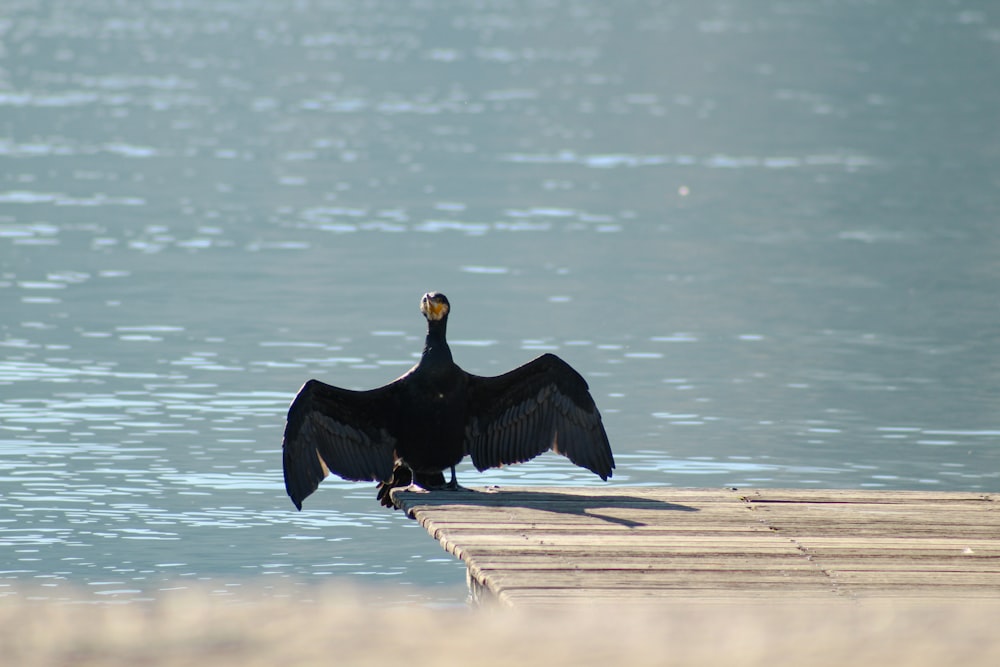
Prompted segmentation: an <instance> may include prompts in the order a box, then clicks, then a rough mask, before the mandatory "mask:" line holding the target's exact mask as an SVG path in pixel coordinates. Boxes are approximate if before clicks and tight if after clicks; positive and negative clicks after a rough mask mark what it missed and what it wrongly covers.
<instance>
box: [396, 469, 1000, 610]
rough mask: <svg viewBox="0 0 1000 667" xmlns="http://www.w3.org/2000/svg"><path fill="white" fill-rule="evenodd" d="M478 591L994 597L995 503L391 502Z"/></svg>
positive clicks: (843, 496)
mask: <svg viewBox="0 0 1000 667" xmlns="http://www.w3.org/2000/svg"><path fill="white" fill-rule="evenodd" d="M394 499H395V501H396V504H397V506H398V507H400V508H401V509H403V510H405V511H406V512H407V514H408V515H409V516H411V517H412V518H414V519H416V520H417V521H418V522H419V523H420V524H421V525H422V526H423V527H424V528H425V529H426V530H427V531H428V532H429V533H430V534H431V535H432V536H433V537H434V538H435V539H437V540H439V541H440V542H441V545H442V546H443V547H444V548H445V550H446V551H448V552H449V553H451V554H454V555H455V556H457V557H459V558H461V559H462V560H463V561H465V563H466V565H467V567H468V573H469V584H470V587H471V589H472V590H473V593H474V594H476V595H477V596H480V597H482V598H484V599H486V598H493V599H496V600H498V601H499V602H500V603H502V604H505V605H512V606H525V605H537V604H558V603H562V602H578V601H602V600H603V601H618V602H621V601H630V602H648V603H655V602H656V601H657V600H661V601H662V600H664V599H669V600H679V599H691V600H719V601H729V600H740V599H744V600H747V599H753V600H758V599H806V598H808V599H816V598H830V599H842V600H853V599H866V598H918V599H955V598H996V599H1000V494H986V493H948V492H923V491H855V490H829V489H824V490H795V489H753V490H745V489H673V488H648V487H635V488H627V487H604V488H544V489H531V490H527V489H504V490H496V489H484V490H470V491H458V492H448V491H438V492H431V493H413V492H408V491H397V492H396V493H395V494H394Z"/></svg>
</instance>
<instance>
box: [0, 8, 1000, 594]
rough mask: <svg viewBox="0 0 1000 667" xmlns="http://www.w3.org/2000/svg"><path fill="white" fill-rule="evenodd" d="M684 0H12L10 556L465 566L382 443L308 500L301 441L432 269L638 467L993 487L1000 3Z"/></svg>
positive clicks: (545, 465) (714, 477)
mask: <svg viewBox="0 0 1000 667" xmlns="http://www.w3.org/2000/svg"><path fill="white" fill-rule="evenodd" d="M687 4H688V5H690V6H687V5H685V4H684V3H682V4H681V5H676V3H673V4H671V5H669V6H667V5H663V3H658V2H649V3H637V4H635V5H628V6H625V5H622V6H618V5H610V4H601V3H588V2H583V3H582V4H581V3H575V4H574V5H573V7H568V6H566V5H565V3H559V2H555V3H546V4H544V5H539V6H533V7H531V8H529V9H527V10H525V11H523V12H517V13H510V12H504V11H500V10H498V11H484V10H483V9H482V8H479V7H475V6H471V5H469V6H464V5H463V6H461V7H453V6H445V5H443V4H440V3H436V2H429V3H423V4H422V5H421V6H420V7H419V8H418V7H415V6H414V7H400V6H399V5H398V3H388V2H385V3H383V2H373V3H368V4H366V5H365V7H363V8H358V7H354V8H352V10H351V11H350V12H345V11H343V7H341V6H340V5H338V4H337V3H299V4H294V5H287V3H284V4H274V3H266V2H260V1H258V0H250V1H248V2H243V3H236V4H234V3H226V2H203V3H194V4H191V3H187V4H184V5H183V10H184V11H178V7H179V6H175V5H172V4H170V3H167V4H163V3H148V2H135V3H130V4H128V5H124V4H119V5H114V6H111V5H103V4H96V5H93V6H91V5H86V4H80V3H67V2H61V1H56V2H54V3H46V4H45V6H44V7H43V4H42V3H39V2H35V1H33V0H24V1H23V2H19V3H16V5H15V6H12V8H11V10H10V12H9V14H8V15H7V16H6V17H5V22H6V23H5V30H4V34H5V36H6V38H8V40H7V41H6V42H5V48H6V49H7V51H8V52H9V53H8V58H7V60H6V61H5V62H6V63H7V65H8V66H7V67H6V68H5V69H4V80H3V86H2V88H3V89H2V90H0V113H2V114H3V115H4V117H5V118H6V119H7V123H6V127H7V130H8V131H7V134H8V135H9V136H6V137H2V138H0V158H2V159H3V160H4V161H5V164H6V168H5V170H4V171H3V173H2V174H0V301H2V304H3V309H4V310H3V312H4V318H3V321H2V322H0V507H2V508H3V513H2V516H0V546H2V547H4V548H5V549H7V550H8V551H10V553H11V554H12V557H11V558H10V559H9V562H6V563H4V565H3V566H2V568H0V596H3V595H5V594H7V592H8V591H9V590H11V588H10V586H11V584H12V583H16V582H21V581H25V580H28V581H33V582H39V583H41V585H42V586H45V587H46V588H50V589H52V590H53V593H52V594H53V597H58V596H59V595H60V590H61V589H60V587H61V586H62V585H63V584H64V583H74V582H75V583H81V582H82V583H85V584H86V585H87V586H89V587H92V588H94V589H95V590H96V591H97V592H98V594H100V595H103V596H106V597H107V598H109V599H135V598H141V597H144V596H155V594H156V591H158V590H160V589H161V588H167V587H177V586H184V585H186V583H188V584H193V583H194V582H199V581H202V582H203V581H210V582H215V583H216V584H218V586H217V588H218V590H219V591H222V592H223V593H224V591H225V589H226V587H230V586H233V587H238V586H240V585H242V581H243V578H244V577H251V576H254V577H262V578H264V579H265V580H268V581H275V582H279V581H280V582H283V583H288V582H297V583H298V584H301V585H305V586H308V585H310V584H311V583H312V582H315V581H320V580H323V579H325V578H328V577H337V576H345V577H352V578H359V579H362V580H378V579H382V578H386V577H388V578H391V579H392V580H393V581H398V582H399V586H408V587H409V588H410V590H413V591H414V593H412V594H413V595H416V596H420V595H430V597H432V598H435V599H437V600H446V601H460V600H461V599H463V597H464V585H463V583H462V578H463V577H462V566H461V565H460V564H459V563H458V562H457V561H452V560H451V559H450V558H448V557H443V554H442V553H441V552H440V550H439V548H438V547H437V545H436V544H434V543H433V540H429V539H427V537H426V535H424V533H423V531H422V529H420V528H419V527H417V526H415V525H413V522H411V521H408V520H407V519H405V518H404V517H401V516H399V515H398V513H395V514H394V513H389V512H385V511H383V510H382V509H381V508H380V507H378V505H377V504H376V503H375V502H374V488H373V486H372V485H365V484H352V483H348V482H344V481H341V480H339V479H331V480H328V481H326V482H325V483H324V484H323V486H322V487H321V489H320V491H319V492H318V493H317V494H316V495H315V496H313V497H310V499H309V501H308V502H307V505H306V511H304V512H301V513H298V512H295V511H294V508H293V507H292V505H291V503H290V502H289V501H288V499H287V497H286V496H285V494H284V488H283V482H282V478H281V469H280V467H281V461H280V439H281V429H282V424H283V419H284V413H285V410H286V409H287V406H288V403H289V401H290V400H291V398H292V396H293V394H294V392H295V390H296V389H297V388H298V387H299V386H301V384H302V383H303V382H304V381H305V380H306V379H308V378H310V377H317V378H319V379H323V380H325V381H328V382H331V383H334V384H337V385H341V386H345V387H350V388H355V389H360V388H367V387H373V386H377V385H379V384H383V383H385V382H388V381H390V380H392V379H393V378H394V377H397V376H398V375H399V374H400V373H402V372H404V371H405V370H406V368H407V367H408V366H409V365H411V364H412V363H414V362H415V360H416V358H417V355H418V354H419V352H420V349H421V344H422V329H421V325H422V322H421V320H420V318H419V315H418V313H417V311H416V299H417V298H418V297H419V295H420V294H421V293H422V292H424V291H428V290H432V289H440V290H442V291H446V292H447V293H448V294H449V296H450V298H451V299H452V302H453V304H454V308H455V311H454V316H453V320H452V324H451V325H450V331H449V334H450V336H451V340H452V345H453V347H454V352H455V355H456V359H457V360H458V361H459V363H460V364H462V365H463V366H464V367H466V368H467V369H468V370H470V371H471V372H476V373H480V374H497V373H501V372H503V371H506V370H508V369H509V368H511V367H513V366H514V365H516V364H518V363H522V362H523V361H526V360H527V359H529V358H531V357H532V356H534V355H537V354H540V353H542V352H544V351H554V352H556V353H558V354H559V355H561V356H563V357H565V358H566V359H567V360H568V361H570V363H572V364H573V365H574V366H575V367H577V368H579V369H580V370H581V372H583V374H584V375H585V376H586V377H587V379H588V382H589V383H590V385H591V388H592V390H593V392H594V394H595V397H596V399H597V402H598V404H599V405H600V407H601V410H602V414H603V415H604V418H605V422H606V424H607V426H608V430H609V432H610V434H611V438H612V442H613V446H614V448H615V452H616V457H617V460H618V468H617V470H616V471H615V476H614V478H613V480H612V483H613V484H637V485H654V484H655V485H663V484H669V485H697V486H712V487H718V486H753V485H759V486H817V485H818V486H830V487H866V488H926V487H934V488H942V489H961V490H985V491H989V490H995V489H996V488H997V485H998V484H1000V458H998V457H1000V447H998V442H1000V428H998V426H1000V424H998V422H997V417H996V415H997V412H996V405H997V394H996V388H997V387H998V386H1000V375H998V374H1000V367H998V366H997V363H996V355H995V344H994V343H995V341H994V340H993V338H992V332H993V331H994V330H995V319H996V294H997V293H1000V274H998V269H997V264H996V262H995V257H996V250H997V248H996V235H995V230H994V229H993V225H992V223H991V222H990V221H993V220H995V219H996V217H997V214H998V209H997V203H996V199H995V197H992V196H990V195H989V194H988V193H992V192H993V190H995V181H996V176H997V172H996V166H995V159H994V158H995V151H994V150H993V148H992V144H990V142H989V137H991V136H994V134H995V133H993V132H992V129H993V127H994V125H995V110H996V108H997V106H998V105H1000V99H997V95H998V93H997V92H996V91H997V90H998V89H997V87H996V86H995V85H993V84H994V79H995V72H993V70H992V68H991V67H990V63H992V60H991V59H990V58H989V57H984V56H983V52H984V49H985V50H988V51H989V52H990V53H992V49H993V48H994V47H995V41H996V40H995V39H993V38H991V37H990V35H992V34H993V32H995V29H994V28H992V27H990V26H988V25H986V24H987V23H988V20H987V18H986V17H985V15H984V16H983V17H982V20H981V21H975V22H970V21H965V20H961V18H960V16H961V15H959V18H956V16H955V15H954V12H953V11H952V10H951V9H949V8H948V7H943V6H938V4H935V3H930V2H923V0H920V2H918V4H919V5H920V7H919V8H918V9H919V11H918V10H915V9H913V8H912V7H911V4H912V3H909V4H907V5H906V10H907V11H906V12H904V13H905V14H906V15H907V16H910V19H908V20H907V22H906V26H905V30H903V31H902V32H901V30H899V29H898V28H899V27H900V26H898V25H896V23H897V22H898V21H897V18H895V17H897V16H898V15H902V14H900V13H899V8H898V7H895V6H894V4H893V3H889V5H887V6H886V7H884V8H882V9H879V10H878V11H874V12H873V13H872V15H871V16H870V17H869V18H870V19H871V20H870V21H867V22H865V23H864V24H863V25H862V24H858V23H857V22H856V21H851V20H848V19H847V18H846V17H849V16H850V15H851V14H850V12H851V11H852V9H851V4H850V3H841V2H831V3H826V4H824V5H823V6H822V7H819V8H817V7H813V6H810V7H809V9H808V11H806V10H803V9H802V8H801V7H800V8H798V9H800V10H802V11H801V12H797V11H796V8H795V7H791V6H789V7H785V6H782V8H780V9H775V8H771V9H774V10H775V11H764V10H760V9H759V8H755V9H747V8H740V7H733V6H730V5H726V6H725V7H723V6H722V5H719V4H718V3H714V2H708V3H703V2H700V3H693V2H692V3H687ZM795 4H796V3H792V5H795ZM804 6H805V5H803V7H804ZM844 25H849V26H851V30H850V31H849V32H846V33H845V32H843V31H842V30H841V28H840V27H841V26H844ZM442 26H448V28H447V29H445V28H442ZM942 26H948V28H947V29H942ZM991 31H992V32H991ZM903 33H905V34H903ZM931 43H933V44H935V45H936V46H935V48H933V49H930V48H925V47H927V45H928V44H931ZM945 53H946V54H947V58H946V59H945V61H946V62H945V61H939V60H937V59H936V58H937V57H938V56H941V55H942V54H945ZM137 54H139V57H137ZM0 55H2V53H0ZM11 56H12V57H11ZM930 59H934V60H930ZM649 62H656V63H658V66H657V67H655V68H650V67H648V66H646V64H648V63H649ZM914 68H919V71H920V72H921V76H920V77H916V78H914V76H912V71H916V70H915V69H914ZM953 71H961V72H962V73H963V77H961V80H960V81H959V80H958V79H956V78H955V77H953V76H951V74H950V73H951V72H953ZM845 77H846V78H845ZM917 79H919V85H917V84H916V83H915V82H916V81H917ZM955 99H961V100H962V104H961V105H959V106H958V107H956V106H955V105H954V104H953V100H955ZM459 475H460V478H461V480H462V482H463V483H465V484H468V485H488V484H496V485H534V486H540V485H545V486H560V485H572V486H583V485H593V484H601V483H602V482H600V480H598V479H597V478H596V477H594V476H593V475H591V474H590V473H588V472H586V471H584V470H581V469H579V468H576V467H574V466H572V465H570V464H569V463H568V462H567V461H566V460H565V459H562V458H561V457H558V456H555V455H551V456H549V455H546V456H543V457H540V458H539V459H537V460H535V461H533V462H531V463H529V464H525V465H521V466H512V467H510V468H506V469H502V470H489V471H487V472H486V473H483V474H479V473H476V472H475V471H474V470H473V468H472V467H471V465H470V464H469V463H468V462H466V463H464V464H463V465H462V467H461V469H460V470H459ZM303 582H304V583H303ZM418 586H433V587H436V590H437V591H438V592H436V593H430V594H426V593H418V592H416V589H417V587H418ZM223 593H220V594H223ZM400 595H401V596H402V597H405V596H406V595H407V593H401V594H400ZM435 596H436V597H435Z"/></svg>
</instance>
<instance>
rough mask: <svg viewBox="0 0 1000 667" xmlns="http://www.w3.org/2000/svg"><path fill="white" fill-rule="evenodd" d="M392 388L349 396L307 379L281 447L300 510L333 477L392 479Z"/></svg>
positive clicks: (291, 493)
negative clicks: (331, 475) (327, 478)
mask: <svg viewBox="0 0 1000 667" xmlns="http://www.w3.org/2000/svg"><path fill="white" fill-rule="evenodd" d="M394 385H395V383H393V384H389V385H386V386H384V387H380V388H378V389H372V390H370V391H351V390H349V389H341V388H339V387H334V386H331V385H328V384H324V383H323V382H320V381H319V380H309V381H308V382H306V383H305V384H304V385H303V386H302V389H300V390H299V393H298V394H297V395H296V396H295V400H294V401H292V405H291V407H289V408H288V420H287V422H286V423H285V437H284V441H283V442H282V450H283V454H282V459H283V464H284V465H283V467H284V472H285V490H286V491H288V495H289V497H291V499H292V502H293V503H295V506H296V507H297V508H298V509H302V501H303V500H304V499H305V498H306V497H307V496H308V495H309V494H311V493H312V492H313V491H315V490H316V488H317V487H318V486H319V483H320V482H321V481H323V479H324V478H325V477H326V476H327V475H328V474H329V473H331V472H333V473H336V474H337V475H339V476H341V477H343V478H344V479H349V480H353V481H372V480H374V481H383V480H387V479H389V477H390V476H391V475H392V465H393V461H394V460H395V454H394V450H395V445H396V440H395V438H394V437H393V436H392V434H391V433H390V432H389V430H388V429H387V422H388V420H389V419H391V418H392V416H393V415H394V414H395V406H394V404H393V401H394V395H395V389H394ZM387 415H388V418H387Z"/></svg>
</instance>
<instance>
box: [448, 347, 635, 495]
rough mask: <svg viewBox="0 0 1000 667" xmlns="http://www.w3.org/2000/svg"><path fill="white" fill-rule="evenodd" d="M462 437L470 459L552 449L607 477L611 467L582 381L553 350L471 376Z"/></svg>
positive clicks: (480, 464) (510, 457) (485, 460)
mask: <svg viewBox="0 0 1000 667" xmlns="http://www.w3.org/2000/svg"><path fill="white" fill-rule="evenodd" d="M468 414H469V418H468V421H467V423H466V428H465V441H466V447H467V450H468V453H469V454H470V455H471V456H472V463H473V465H475V466H476V468H478V469H479V470H480V471H482V470H485V469H486V468H491V467H496V466H500V465H506V464H511V463H521V462H522V461H527V460H528V459H532V458H534V457H536V456H538V455H539V454H541V453H542V452H545V451H548V450H549V449H552V450H553V451H555V452H557V453H559V454H563V455H564V456H566V457H568V458H569V460H570V461H572V462H573V463H575V464H577V465H578V466H582V467H584V468H587V469H588V470H590V471H592V472H594V473H596V474H597V475H599V476H600V477H601V479H607V478H608V477H611V471H612V469H613V468H614V467H615V461H614V457H613V456H612V454H611V445H610V443H609V442H608V434H607V433H606V432H605V431H604V425H603V424H602V423H601V413H600V412H598V411H597V405H596V404H595V403H594V399H593V397H592V396H591V395H590V390H589V387H588V386H587V381H586V380H584V379H583V377H582V376H581V375H580V374H579V373H577V372H576V371H575V370H573V367H572V366H570V365H569V364H567V363H566V362H565V361H563V360H562V359H560V358H559V357H557V356H555V355H554V354H544V355H542V356H540V357H538V358H537V359H534V360H532V361H529V362H528V363H526V364H525V365H523V366H520V367H519V368H515V369H514V370H512V371H510V372H508V373H504V374H503V375H498V376H496V377H479V376H475V375H473V376H470V381H469V410H468Z"/></svg>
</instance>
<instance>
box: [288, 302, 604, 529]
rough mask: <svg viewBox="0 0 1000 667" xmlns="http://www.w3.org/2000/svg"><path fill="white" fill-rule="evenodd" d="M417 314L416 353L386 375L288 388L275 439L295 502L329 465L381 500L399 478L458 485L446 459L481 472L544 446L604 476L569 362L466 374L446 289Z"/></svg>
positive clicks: (595, 424)
mask: <svg viewBox="0 0 1000 667" xmlns="http://www.w3.org/2000/svg"><path fill="white" fill-rule="evenodd" d="M420 312H421V313H422V314H423V316H424V317H425V318H426V320H427V336H426V339H425V341H424V349H423V352H422V353H421V356H420V360H419V361H418V362H417V364H416V365H415V366H413V368H411V369H410V370H408V371H407V372H406V373H404V374H403V375H401V376H400V377H399V378H397V379H396V380H394V381H392V382H390V383H389V384H387V385H384V386H382V387H378V388H376V389H370V390H364V391H356V390H350V389H342V388H340V387H335V386H332V385H329V384H326V383H324V382H321V381H319V380H315V379H311V380H309V381H307V382H306V383H305V384H304V385H302V388H301V389H299V391H298V393H297V394H296V396H295V398H294V399H293V401H292V403H291V405H290V406H289V408H288V415H287V419H286V422H285V431H284V438H283V441H282V463H283V470H284V478H285V490H286V491H287V492H288V495H289V497H290V498H291V500H292V502H293V503H294V504H295V507H296V509H298V510H301V509H302V502H303V500H305V499H306V498H307V497H308V496H309V495H311V494H312V493H313V492H314V491H315V490H316V489H317V488H318V487H319V484H320V482H322V481H323V479H325V478H326V477H327V476H328V475H329V474H330V473H334V474H336V475H338V476H340V477H342V478H343V479H346V480H351V481H375V482H378V493H377V498H378V500H379V502H380V503H381V504H382V505H385V506H386V507H392V506H393V503H392V499H391V497H390V492H391V491H392V490H393V489H394V488H398V487H408V488H409V489H412V490H414V491H420V490H428V489H460V488H461V487H460V486H459V485H458V481H457V479H456V473H455V466H456V465H457V464H458V463H459V462H460V461H461V460H462V459H463V458H465V456H467V455H468V456H470V457H471V459H472V464H473V465H474V466H475V467H476V469H477V470H479V471H480V472H482V471H484V470H486V469H488V468H494V467H501V466H505V465H510V464H515V463H522V462H524V461H528V460H529V459H533V458H535V457H536V456H538V455H540V454H542V453H544V452H546V451H549V450H552V451H555V452H557V453H559V454H562V455H564V456H566V457H567V458H569V460H570V461H572V462H573V463H575V464H576V465H578V466H581V467H583V468H586V469H587V470H590V471H591V472H593V473H595V474H597V475H598V476H599V477H600V478H601V479H602V480H605V481H607V479H608V478H610V477H611V475H612V470H613V469H614V467H615V461H614V456H613V454H612V452H611V445H610V442H609V440H608V434H607V432H606V430H605V428H604V424H603V422H602V419H601V414H600V412H599V411H598V409H597V405H596V403H595V402H594V398H593V396H591V394H590V388H589V386H588V385H587V381H586V380H584V378H583V376H581V375H580V374H579V373H578V372H577V371H576V370H574V369H573V367H572V366H570V365H569V364H568V363H566V362H565V361H563V360H562V359H560V358H559V357H558V356H556V355H554V354H551V353H546V354H542V355H541V356H539V357H536V358H535V359H533V360H531V361H529V362H528V363H526V364H524V365H522V366H519V367H517V368H515V369H513V370H511V371H508V372H507V373H504V374H502V375H498V376H494V377H487V376H480V375H474V374H472V373H468V372H466V371H464V370H462V368H460V367H459V366H458V365H457V364H456V363H455V361H454V359H453V358H452V354H451V349H450V348H449V347H448V341H447V339H446V331H447V327H448V315H449V313H450V312H451V304H450V302H449V301H448V297H446V296H445V295H444V294H441V293H440V292H428V293H427V294H424V295H423V297H422V298H421V300H420ZM446 470H450V473H451V476H450V481H448V482H445V479H444V471H446Z"/></svg>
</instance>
